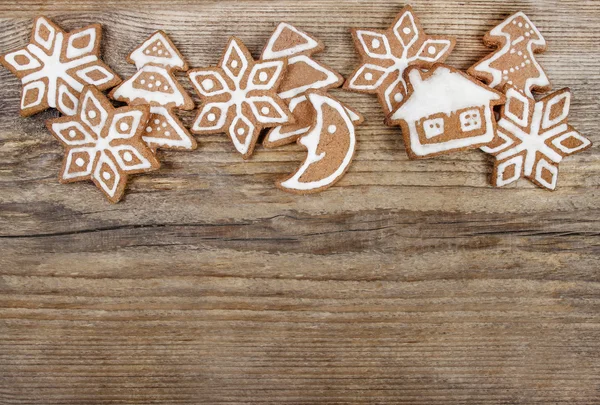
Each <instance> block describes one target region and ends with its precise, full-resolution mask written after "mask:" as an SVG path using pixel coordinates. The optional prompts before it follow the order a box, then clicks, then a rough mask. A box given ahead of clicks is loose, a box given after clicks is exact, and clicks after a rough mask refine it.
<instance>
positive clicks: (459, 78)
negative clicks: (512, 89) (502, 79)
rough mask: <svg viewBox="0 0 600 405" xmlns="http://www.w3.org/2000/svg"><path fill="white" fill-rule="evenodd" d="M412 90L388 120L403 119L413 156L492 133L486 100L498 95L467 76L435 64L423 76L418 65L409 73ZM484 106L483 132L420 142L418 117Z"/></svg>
mask: <svg viewBox="0 0 600 405" xmlns="http://www.w3.org/2000/svg"><path fill="white" fill-rule="evenodd" d="M409 80H410V83H411V85H412V86H413V89H414V92H413V93H412V94H411V96H410V98H408V99H407V100H406V101H405V102H404V103H403V104H402V105H401V106H400V107H399V108H398V109H397V110H396V111H395V112H394V113H393V114H392V115H391V118H392V120H404V121H406V123H407V125H408V127H409V129H410V148H411V150H412V151H413V153H414V154H415V155H417V156H427V155H431V154H436V153H440V152H444V151H448V150H453V149H460V148H464V147H467V146H470V145H474V144H479V143H488V142H490V141H491V140H492V139H493V137H494V125H493V109H492V108H491V107H490V102H492V101H496V100H500V98H501V97H500V95H498V94H497V93H495V92H492V91H490V90H488V89H486V88H485V87H484V86H483V85H478V84H476V83H474V82H473V81H471V80H469V79H467V78H466V77H464V76H463V75H462V74H460V73H457V72H453V71H451V70H450V69H448V68H446V67H443V66H440V67H437V68H436V69H435V70H434V71H433V73H432V75H431V76H430V77H428V78H427V79H426V80H423V79H422V77H421V73H420V71H419V69H413V70H411V71H410V73H409ZM479 107H483V108H484V111H485V112H484V122H485V126H486V132H485V133H484V134H482V135H479V136H471V137H465V138H460V139H452V140H449V141H446V142H439V143H433V144H421V143H420V141H419V135H418V131H417V128H416V123H417V122H418V121H419V120H421V119H422V118H426V117H429V116H431V115H434V114H439V113H443V114H446V115H447V116H451V115H452V114H454V113H456V112H458V111H459V110H462V109H466V108H479Z"/></svg>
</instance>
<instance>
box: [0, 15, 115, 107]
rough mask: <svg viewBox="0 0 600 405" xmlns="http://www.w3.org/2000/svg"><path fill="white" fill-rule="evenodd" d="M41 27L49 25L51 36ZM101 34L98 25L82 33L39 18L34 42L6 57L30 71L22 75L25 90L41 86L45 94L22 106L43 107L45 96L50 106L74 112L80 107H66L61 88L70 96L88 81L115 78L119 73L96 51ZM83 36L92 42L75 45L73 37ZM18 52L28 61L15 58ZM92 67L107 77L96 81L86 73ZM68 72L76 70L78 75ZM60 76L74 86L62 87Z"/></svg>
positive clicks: (76, 92) (97, 82)
mask: <svg viewBox="0 0 600 405" xmlns="http://www.w3.org/2000/svg"><path fill="white" fill-rule="evenodd" d="M41 27H45V29H47V30H48V31H49V37H48V39H44V38H42V36H41V34H40V31H39V30H40V28H41ZM97 35H98V32H97V29H96V27H91V28H88V29H85V30H83V31H81V32H79V33H74V34H65V33H64V32H62V31H57V30H56V29H55V28H54V27H52V25H51V24H50V23H49V22H48V20H46V19H44V18H38V19H37V20H36V24H35V27H34V34H33V38H34V41H33V43H30V44H28V45H27V46H26V47H25V48H23V49H20V50H18V51H15V52H11V53H9V54H8V55H6V57H5V59H6V61H7V62H8V63H9V64H11V66H13V67H14V69H15V70H17V71H20V72H23V71H30V72H29V73H28V74H26V75H25V76H23V77H22V78H21V81H22V83H23V89H24V92H25V90H26V89H28V88H29V89H32V88H37V89H39V90H40V93H41V94H43V96H42V97H41V98H38V99H36V100H35V103H30V104H28V105H27V106H25V107H23V106H22V108H33V107H39V106H40V105H41V104H42V100H44V97H45V101H46V103H47V105H48V106H49V107H53V108H59V109H60V110H61V112H62V113H64V114H65V115H74V114H75V112H76V109H73V108H70V107H66V106H65V105H64V103H63V102H62V101H61V100H60V99H59V97H61V95H60V94H59V93H60V92H61V91H62V92H63V93H65V92H67V93H68V97H69V98H71V96H76V95H78V93H79V92H81V91H82V90H83V86H84V84H86V83H88V84H94V85H96V86H99V85H101V84H104V83H107V82H108V81H110V80H112V79H113V78H114V77H115V76H114V74H113V73H112V72H110V71H109V70H107V69H106V68H104V67H103V66H102V65H101V63H100V61H99V60H98V57H97V56H96V55H95V54H93V53H92V52H93V51H94V48H95V47H94V44H95V38H96V37H97ZM83 36H90V42H91V45H90V44H89V43H88V45H86V46H85V47H84V48H81V49H79V48H75V47H73V46H72V43H73V41H74V40H76V39H77V38H81V37H83ZM66 38H67V39H66ZM65 48H66V49H65ZM63 49H65V54H66V56H67V60H66V61H63V60H61V54H62V51H63ZM17 56H22V57H26V58H27V59H28V61H27V63H25V64H23V65H19V64H18V63H17V62H16V60H15V58H16V57H17ZM92 69H101V70H102V71H103V72H104V74H105V77H104V79H103V80H96V81H92V80H91V79H90V77H88V76H86V74H85V73H86V72H90V71H91V70H92ZM31 70H33V71H31ZM67 72H74V76H75V77H73V76H71V75H69V74H68V73H67ZM82 72H83V73H82ZM43 79H45V80H46V81H47V85H46V83H44V82H43V81H42V80H43ZM59 80H62V81H64V85H66V86H67V87H68V89H71V90H69V91H65V90H64V88H63V89H62V90H61V89H59V87H60V86H59V85H58V82H59ZM33 83H35V84H33ZM39 83H42V84H39ZM67 87H65V88H67ZM74 105H77V103H74Z"/></svg>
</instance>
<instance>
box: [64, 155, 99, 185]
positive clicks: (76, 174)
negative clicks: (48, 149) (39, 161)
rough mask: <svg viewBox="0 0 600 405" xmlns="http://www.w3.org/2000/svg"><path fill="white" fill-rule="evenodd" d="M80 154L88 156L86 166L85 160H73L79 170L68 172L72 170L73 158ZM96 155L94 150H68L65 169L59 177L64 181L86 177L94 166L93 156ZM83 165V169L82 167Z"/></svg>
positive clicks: (79, 158)
mask: <svg viewBox="0 0 600 405" xmlns="http://www.w3.org/2000/svg"><path fill="white" fill-rule="evenodd" d="M81 153H85V154H87V155H88V158H87V159H86V160H87V165H85V163H86V160H84V159H83V158H81V157H78V158H77V159H75V164H76V165H77V166H79V167H80V168H81V170H79V171H70V170H71V169H72V168H73V165H72V162H73V156H75V155H81ZM95 154H96V150H94V149H93V148H89V147H84V148H74V149H71V150H69V152H68V153H67V157H66V161H65V169H64V171H63V172H62V174H61V176H62V178H63V179H65V180H72V179H76V178H79V177H87V176H89V175H90V174H91V173H92V167H93V165H94V156H95ZM83 165H85V167H83Z"/></svg>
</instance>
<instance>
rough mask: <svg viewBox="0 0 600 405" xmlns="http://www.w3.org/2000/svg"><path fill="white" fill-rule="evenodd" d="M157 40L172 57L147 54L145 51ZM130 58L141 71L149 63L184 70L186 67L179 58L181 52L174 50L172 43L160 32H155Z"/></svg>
mask: <svg viewBox="0 0 600 405" xmlns="http://www.w3.org/2000/svg"><path fill="white" fill-rule="evenodd" d="M157 40H159V41H160V42H161V44H162V45H163V46H164V47H165V49H166V50H167V52H168V53H167V55H168V54H170V55H171V56H169V57H165V56H150V55H149V54H147V53H145V51H146V50H147V49H148V47H149V46H150V45H152V44H153V43H154V42H155V41H157ZM148 53H150V52H148ZM130 58H131V60H133V62H134V63H135V67H136V68H138V69H141V68H142V67H144V66H146V65H147V64H149V63H154V64H157V65H161V66H168V67H178V68H180V69H183V68H184V66H185V62H184V61H183V59H181V57H180V56H179V52H178V51H177V49H175V48H173V46H171V43H170V41H169V40H168V39H167V38H166V36H165V35H163V33H162V32H160V31H157V32H155V33H154V34H153V35H152V36H151V37H150V38H148V39H147V40H146V41H145V42H144V43H143V44H142V45H140V46H139V47H138V48H136V49H135V50H134V51H133V52H132V53H131V56H130Z"/></svg>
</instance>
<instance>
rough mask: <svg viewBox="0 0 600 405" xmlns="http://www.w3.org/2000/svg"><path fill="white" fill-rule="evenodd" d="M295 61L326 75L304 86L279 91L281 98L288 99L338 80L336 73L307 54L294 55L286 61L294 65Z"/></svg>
mask: <svg viewBox="0 0 600 405" xmlns="http://www.w3.org/2000/svg"><path fill="white" fill-rule="evenodd" d="M296 63H305V64H307V65H308V66H310V67H311V68H312V69H314V70H315V71H316V72H317V75H319V73H322V74H325V76H326V77H325V79H323V80H316V81H314V82H313V83H309V84H306V85H304V86H299V87H296V88H293V89H289V90H286V91H284V92H281V93H279V97H281V98H283V99H289V98H292V97H296V96H298V95H300V94H303V93H304V92H306V91H307V90H310V89H322V88H325V87H327V86H329V85H332V84H334V83H337V81H338V77H337V76H336V74H335V73H334V72H333V71H331V70H329V69H327V68H325V67H323V66H321V65H320V64H318V63H317V62H315V61H314V60H313V59H311V58H309V57H308V56H305V55H300V56H294V57H293V58H290V59H289V61H288V65H294V64H296Z"/></svg>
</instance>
